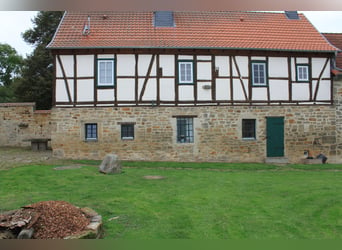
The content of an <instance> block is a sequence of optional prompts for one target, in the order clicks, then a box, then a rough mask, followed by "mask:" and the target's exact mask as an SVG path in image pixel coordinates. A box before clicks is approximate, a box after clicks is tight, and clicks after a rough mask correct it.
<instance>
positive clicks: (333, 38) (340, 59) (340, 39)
mask: <svg viewBox="0 0 342 250" xmlns="http://www.w3.org/2000/svg"><path fill="white" fill-rule="evenodd" d="M322 34H323V36H325V38H326V39H327V40H328V41H329V42H330V43H331V44H332V45H334V46H335V47H337V48H338V49H339V50H341V52H339V53H338V54H337V57H336V67H338V68H339V69H340V71H342V33H322Z"/></svg>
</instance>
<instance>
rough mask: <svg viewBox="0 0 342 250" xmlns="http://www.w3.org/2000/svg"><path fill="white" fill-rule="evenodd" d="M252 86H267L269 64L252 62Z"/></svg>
mask: <svg viewBox="0 0 342 250" xmlns="http://www.w3.org/2000/svg"><path fill="white" fill-rule="evenodd" d="M252 85H253V86H267V64H266V62H264V61H254V62H252Z"/></svg>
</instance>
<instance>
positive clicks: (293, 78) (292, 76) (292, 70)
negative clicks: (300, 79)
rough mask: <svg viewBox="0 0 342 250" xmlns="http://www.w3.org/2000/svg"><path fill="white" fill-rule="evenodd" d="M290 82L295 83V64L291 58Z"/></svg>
mask: <svg viewBox="0 0 342 250" xmlns="http://www.w3.org/2000/svg"><path fill="white" fill-rule="evenodd" d="M291 80H292V82H295V81H296V63H295V58H294V57H291Z"/></svg>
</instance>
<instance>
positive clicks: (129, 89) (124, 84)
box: [116, 79, 135, 101]
mask: <svg viewBox="0 0 342 250" xmlns="http://www.w3.org/2000/svg"><path fill="white" fill-rule="evenodd" d="M116 84H117V86H116V88H117V98H118V101H134V100H135V81H134V79H117V83H116Z"/></svg>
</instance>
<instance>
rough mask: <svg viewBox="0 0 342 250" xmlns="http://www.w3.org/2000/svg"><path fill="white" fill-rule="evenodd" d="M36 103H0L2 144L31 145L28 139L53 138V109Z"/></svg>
mask: <svg viewBox="0 0 342 250" xmlns="http://www.w3.org/2000/svg"><path fill="white" fill-rule="evenodd" d="M35 106H36V105H35V103H0V146H16V147H18V146H19V147H25V146H30V142H29V141H25V140H27V139H32V138H45V139H48V138H51V111H50V110H35Z"/></svg>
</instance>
